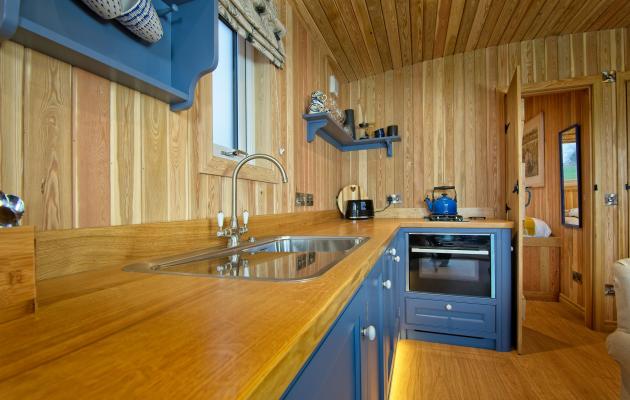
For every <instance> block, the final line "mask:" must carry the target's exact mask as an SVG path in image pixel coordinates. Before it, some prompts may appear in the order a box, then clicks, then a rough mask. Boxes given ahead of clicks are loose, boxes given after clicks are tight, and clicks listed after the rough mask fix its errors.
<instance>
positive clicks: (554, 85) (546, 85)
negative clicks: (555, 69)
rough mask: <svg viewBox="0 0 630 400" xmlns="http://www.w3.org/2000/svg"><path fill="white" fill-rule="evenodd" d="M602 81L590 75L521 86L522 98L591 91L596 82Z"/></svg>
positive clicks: (599, 77)
mask: <svg viewBox="0 0 630 400" xmlns="http://www.w3.org/2000/svg"><path fill="white" fill-rule="evenodd" d="M601 79H602V77H601V76H599V75H590V76H584V77H579V78H570V79H556V80H552V81H543V82H537V83H528V84H525V85H523V97H529V96H537V95H541V94H550V93H558V92H568V91H573V90H577V89H592V87H593V85H594V84H595V83H596V82H600V81H601Z"/></svg>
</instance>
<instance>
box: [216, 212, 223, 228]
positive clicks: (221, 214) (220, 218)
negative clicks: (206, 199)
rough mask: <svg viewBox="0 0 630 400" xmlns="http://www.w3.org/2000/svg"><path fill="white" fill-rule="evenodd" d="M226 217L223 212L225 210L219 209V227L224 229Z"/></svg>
mask: <svg viewBox="0 0 630 400" xmlns="http://www.w3.org/2000/svg"><path fill="white" fill-rule="evenodd" d="M224 218H225V215H224V214H223V211H219V212H218V213H217V225H219V229H223V219H224Z"/></svg>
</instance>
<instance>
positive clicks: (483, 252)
mask: <svg viewBox="0 0 630 400" xmlns="http://www.w3.org/2000/svg"><path fill="white" fill-rule="evenodd" d="M411 252H412V253H430V254H464V255H470V256H487V255H488V254H490V252H489V251H488V250H449V249H438V248H430V249H427V248H423V247H412V248H411Z"/></svg>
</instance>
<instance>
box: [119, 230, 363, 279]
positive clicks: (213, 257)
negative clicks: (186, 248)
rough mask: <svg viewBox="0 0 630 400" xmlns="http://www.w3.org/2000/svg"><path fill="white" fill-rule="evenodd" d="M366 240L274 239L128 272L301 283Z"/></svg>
mask: <svg viewBox="0 0 630 400" xmlns="http://www.w3.org/2000/svg"><path fill="white" fill-rule="evenodd" d="M368 239H369V238H367V237H361V236H350V237H349V236H275V237H269V238H264V239H260V240H257V241H255V242H248V243H246V244H243V245H240V246H238V247H234V248H229V249H208V250H201V251H195V252H190V253H185V254H179V255H176V256H172V257H167V258H161V259H156V260H150V261H145V262H138V263H134V264H129V265H127V266H125V267H124V268H123V270H124V271H129V272H145V273H154V274H175V275H192V276H207V277H208V276H209V277H217V278H236V279H254V280H276V281H300V280H306V279H311V278H314V277H317V276H320V275H322V274H323V273H324V272H326V271H328V270H329V269H330V268H331V267H332V266H334V265H335V264H337V263H338V262H339V261H341V260H342V259H344V258H345V257H347V256H348V255H349V254H350V253H352V251H354V250H355V249H356V248H358V247H359V246H361V245H362V244H363V243H365V242H366V241H367V240H368Z"/></svg>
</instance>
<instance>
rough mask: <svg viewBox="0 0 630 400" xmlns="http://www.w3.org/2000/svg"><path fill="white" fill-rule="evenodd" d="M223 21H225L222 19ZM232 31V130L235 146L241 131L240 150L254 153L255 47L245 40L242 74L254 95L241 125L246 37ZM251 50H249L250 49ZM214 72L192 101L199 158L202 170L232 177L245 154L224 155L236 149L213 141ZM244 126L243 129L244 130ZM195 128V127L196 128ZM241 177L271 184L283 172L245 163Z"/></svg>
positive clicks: (273, 133)
mask: <svg viewBox="0 0 630 400" xmlns="http://www.w3.org/2000/svg"><path fill="white" fill-rule="evenodd" d="M223 23H225V22H224V21H223ZM226 25H227V26H228V28H230V29H231V27H230V26H229V24H226ZM231 30H232V34H233V35H236V36H235V40H234V41H233V46H234V51H233V57H235V59H234V60H233V69H234V71H233V73H235V74H236V75H235V76H236V77H237V79H234V85H233V90H234V93H235V96H234V103H235V104H234V107H235V108H234V109H235V110H237V112H236V113H234V115H233V118H234V121H233V123H234V126H235V129H234V131H233V132H232V135H233V140H234V143H236V144H237V146H236V147H241V146H239V137H238V136H239V133H240V132H243V133H244V135H245V138H246V146H245V147H246V148H245V149H241V150H244V151H247V152H248V153H250V154H251V153H252V150H253V147H254V145H255V142H256V138H255V131H256V129H255V123H254V122H255V115H256V112H257V110H256V107H255V89H254V87H255V83H254V77H255V72H254V66H255V64H256V62H255V61H254V52H255V49H254V47H253V46H251V45H249V46H248V43H247V41H245V42H244V44H245V46H244V48H245V51H244V56H243V59H244V60H245V63H246V64H245V73H244V74H243V75H244V77H245V80H246V81H247V80H249V81H251V84H248V82H243V84H244V85H245V92H246V94H247V95H250V96H251V100H252V101H251V102H248V101H247V100H246V101H245V105H244V107H243V112H244V113H245V114H246V116H245V119H244V121H245V127H242V125H243V124H242V123H241V121H240V117H241V115H240V114H241V113H240V111H241V110H239V108H238V105H239V104H238V103H239V101H240V100H239V98H240V96H239V63H238V61H239V60H238V58H239V41H241V40H245V39H243V38H241V37H240V35H238V33H237V32H236V31H234V29H231ZM248 49H249V50H248ZM212 101H213V99H212V74H211V73H209V74H207V75H205V76H203V77H202V78H201V79H200V81H199V84H198V90H197V93H196V97H195V103H194V104H193V109H192V112H193V113H194V114H195V115H194V118H195V119H196V120H197V121H198V122H197V124H196V128H197V129H198V132H197V138H198V146H199V150H198V151H197V152H196V154H195V155H196V157H197V158H198V160H199V172H200V173H202V174H207V175H218V176H226V177H229V176H232V172H233V170H234V167H235V166H236V164H237V162H239V161H240V160H241V159H242V156H225V155H221V154H220V151H221V150H226V151H233V150H234V149H228V148H225V147H224V146H221V145H217V144H215V143H214V140H213V134H212V129H213V120H212V116H213V107H212ZM243 128H244V131H243V130H242V129H243ZM193 129H194V128H193ZM271 135H272V136H271V139H272V140H273V141H274V143H275V142H276V139H277V133H276V132H275V131H274V130H272V132H271ZM269 153H270V154H271V155H272V156H274V157H276V158H277V157H278V156H279V155H278V154H275V153H276V151H275V149H273V150H272V151H270V152H269ZM239 178H243V179H248V180H254V181H260V182H268V183H280V174H279V173H278V172H277V171H276V170H275V169H272V168H271V166H269V167H267V166H259V165H254V164H247V165H245V166H243V168H242V169H241V171H240V174H239Z"/></svg>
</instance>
